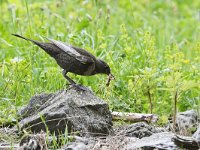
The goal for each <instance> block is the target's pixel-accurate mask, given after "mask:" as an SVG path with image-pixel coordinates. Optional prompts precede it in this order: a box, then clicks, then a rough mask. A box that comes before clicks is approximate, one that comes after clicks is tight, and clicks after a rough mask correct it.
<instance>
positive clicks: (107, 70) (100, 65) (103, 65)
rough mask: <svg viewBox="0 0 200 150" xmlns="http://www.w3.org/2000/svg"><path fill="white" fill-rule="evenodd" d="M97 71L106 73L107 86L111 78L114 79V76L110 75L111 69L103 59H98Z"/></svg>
mask: <svg viewBox="0 0 200 150" xmlns="http://www.w3.org/2000/svg"><path fill="white" fill-rule="evenodd" d="M97 69H98V72H99V73H103V74H107V75H108V81H107V83H106V85H107V86H108V85H109V83H110V81H111V80H114V79H115V77H114V76H113V75H112V73H111V70H110V67H109V65H108V64H107V63H106V62H104V61H103V60H100V59H99V60H98V66H97Z"/></svg>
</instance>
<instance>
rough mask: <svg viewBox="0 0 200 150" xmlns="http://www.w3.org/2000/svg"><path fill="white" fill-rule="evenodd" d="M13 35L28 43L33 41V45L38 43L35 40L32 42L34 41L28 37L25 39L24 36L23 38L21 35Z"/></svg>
mask: <svg viewBox="0 0 200 150" xmlns="http://www.w3.org/2000/svg"><path fill="white" fill-rule="evenodd" d="M12 35H14V36H16V37H19V38H22V39H24V40H27V41H31V42H33V43H35V44H36V43H37V41H35V40H32V39H29V38H26V37H23V36H21V35H19V34H12Z"/></svg>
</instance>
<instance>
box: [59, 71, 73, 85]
mask: <svg viewBox="0 0 200 150" xmlns="http://www.w3.org/2000/svg"><path fill="white" fill-rule="evenodd" d="M62 74H63V76H64V77H65V79H67V80H68V81H69V83H70V84H72V85H75V84H76V82H74V81H73V80H72V79H70V78H69V77H68V76H67V71H66V70H63V72H62Z"/></svg>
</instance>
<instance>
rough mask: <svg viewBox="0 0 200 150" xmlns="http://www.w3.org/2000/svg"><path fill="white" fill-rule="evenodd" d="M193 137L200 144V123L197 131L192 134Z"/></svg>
mask: <svg viewBox="0 0 200 150" xmlns="http://www.w3.org/2000/svg"><path fill="white" fill-rule="evenodd" d="M192 138H193V139H195V141H196V142H197V143H199V145H200V124H199V127H198V129H197V131H196V132H195V133H194V134H193V135H192Z"/></svg>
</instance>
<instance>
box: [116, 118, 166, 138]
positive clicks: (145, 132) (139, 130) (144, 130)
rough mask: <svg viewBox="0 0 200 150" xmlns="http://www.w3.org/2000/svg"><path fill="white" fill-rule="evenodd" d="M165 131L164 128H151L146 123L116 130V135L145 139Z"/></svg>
mask: <svg viewBox="0 0 200 150" xmlns="http://www.w3.org/2000/svg"><path fill="white" fill-rule="evenodd" d="M164 131H166V130H165V129H164V128H160V127H155V126H151V125H149V124H147V123H145V122H138V123H134V124H131V125H126V126H121V127H119V128H117V129H116V130H115V134H117V135H119V134H120V135H125V136H129V137H137V138H139V139H141V138H143V137H148V136H151V135H152V134H154V133H159V132H164Z"/></svg>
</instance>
